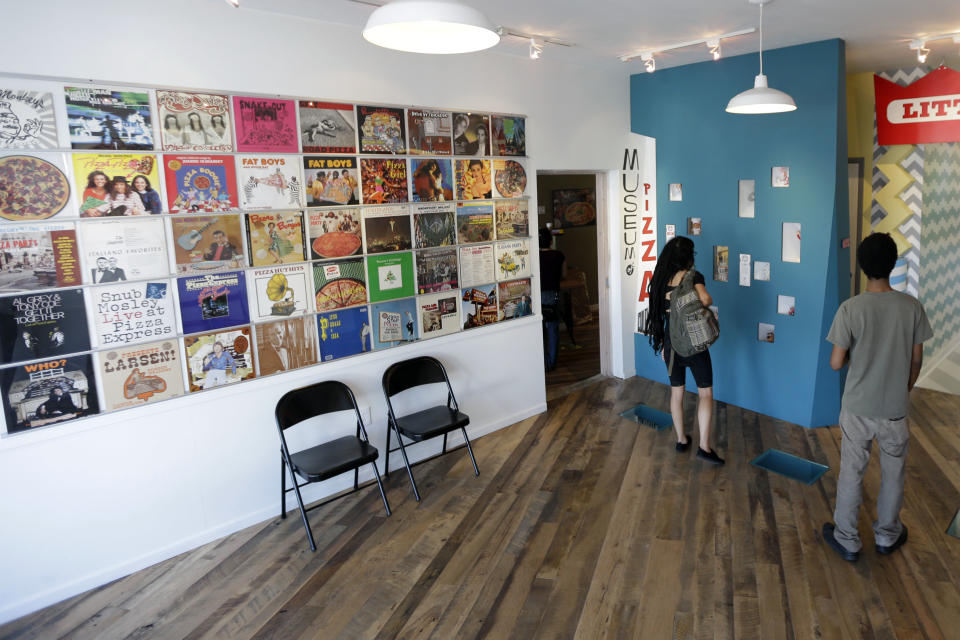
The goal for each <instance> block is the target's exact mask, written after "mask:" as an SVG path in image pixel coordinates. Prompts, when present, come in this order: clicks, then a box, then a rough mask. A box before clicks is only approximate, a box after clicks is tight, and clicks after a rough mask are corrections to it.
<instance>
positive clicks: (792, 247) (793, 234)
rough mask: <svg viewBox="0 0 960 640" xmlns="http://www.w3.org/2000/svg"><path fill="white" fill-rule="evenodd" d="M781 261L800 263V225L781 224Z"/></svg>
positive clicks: (792, 223)
mask: <svg viewBox="0 0 960 640" xmlns="http://www.w3.org/2000/svg"><path fill="white" fill-rule="evenodd" d="M781 260H783V261H784V262H797V263H799V262H800V223H799V222H784V223H783V247H782V249H781Z"/></svg>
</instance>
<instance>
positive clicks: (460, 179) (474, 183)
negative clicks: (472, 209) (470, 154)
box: [454, 158, 493, 200]
mask: <svg viewBox="0 0 960 640" xmlns="http://www.w3.org/2000/svg"><path fill="white" fill-rule="evenodd" d="M454 162H455V164H456V166H457V200H482V199H484V198H492V197H493V182H492V180H491V178H490V161H489V160H484V159H481V158H473V159H471V160H455V161H454Z"/></svg>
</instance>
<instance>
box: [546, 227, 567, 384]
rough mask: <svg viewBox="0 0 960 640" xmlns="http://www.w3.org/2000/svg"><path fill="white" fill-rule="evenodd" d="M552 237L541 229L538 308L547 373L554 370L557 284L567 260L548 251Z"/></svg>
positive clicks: (556, 251)
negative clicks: (541, 324)
mask: <svg viewBox="0 0 960 640" xmlns="http://www.w3.org/2000/svg"><path fill="white" fill-rule="evenodd" d="M552 244H553V233H552V232H551V231H550V229H540V308H541V313H542V314H543V361H544V362H543V364H544V368H545V369H546V370H547V371H553V370H554V369H555V368H556V366H557V348H558V347H559V345H560V317H561V313H560V280H562V279H563V277H564V276H565V275H566V274H567V264H566V256H564V255H563V252H562V251H558V250H556V249H553V248H551V246H550V245H552Z"/></svg>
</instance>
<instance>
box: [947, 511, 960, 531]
mask: <svg viewBox="0 0 960 640" xmlns="http://www.w3.org/2000/svg"><path fill="white" fill-rule="evenodd" d="M947 534H948V535H951V536H953V537H954V538H960V509H958V510H957V515H955V516H953V522H951V523H950V526H949V527H947Z"/></svg>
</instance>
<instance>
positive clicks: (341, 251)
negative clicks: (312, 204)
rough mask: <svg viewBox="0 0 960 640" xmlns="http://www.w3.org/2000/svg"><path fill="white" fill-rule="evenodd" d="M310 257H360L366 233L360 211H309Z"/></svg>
mask: <svg viewBox="0 0 960 640" xmlns="http://www.w3.org/2000/svg"><path fill="white" fill-rule="evenodd" d="M307 221H308V231H309V233H310V257H311V259H313V260H323V259H326V258H342V257H345V256H352V255H355V254H358V253H360V250H361V248H362V247H363V231H362V227H361V225H360V209H358V208H351V209H308V210H307Z"/></svg>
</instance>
